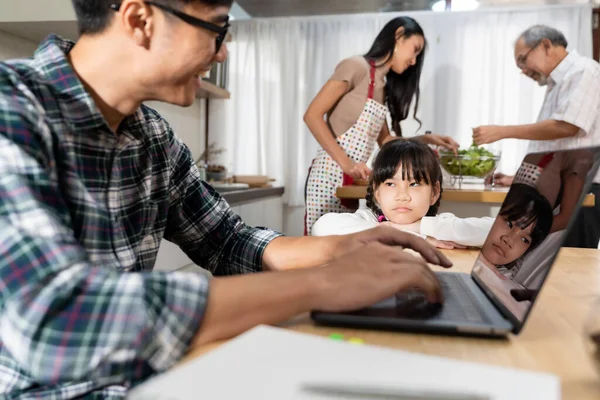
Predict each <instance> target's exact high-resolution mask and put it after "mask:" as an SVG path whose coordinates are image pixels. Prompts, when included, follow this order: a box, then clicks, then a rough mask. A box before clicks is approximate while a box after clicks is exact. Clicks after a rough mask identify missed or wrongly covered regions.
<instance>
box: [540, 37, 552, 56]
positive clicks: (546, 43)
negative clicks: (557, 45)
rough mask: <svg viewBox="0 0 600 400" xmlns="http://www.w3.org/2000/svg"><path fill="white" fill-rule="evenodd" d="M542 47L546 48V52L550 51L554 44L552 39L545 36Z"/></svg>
mask: <svg viewBox="0 0 600 400" xmlns="http://www.w3.org/2000/svg"><path fill="white" fill-rule="evenodd" d="M542 47H543V49H544V52H546V53H548V51H550V49H551V48H552V47H553V44H552V42H551V41H550V39H548V38H543V39H542Z"/></svg>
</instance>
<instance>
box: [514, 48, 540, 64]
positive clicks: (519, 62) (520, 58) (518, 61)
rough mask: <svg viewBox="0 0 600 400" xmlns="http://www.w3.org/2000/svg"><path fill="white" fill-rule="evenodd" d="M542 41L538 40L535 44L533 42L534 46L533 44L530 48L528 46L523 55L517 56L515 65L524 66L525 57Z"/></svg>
mask: <svg viewBox="0 0 600 400" xmlns="http://www.w3.org/2000/svg"><path fill="white" fill-rule="evenodd" d="M541 43H542V42H538V43H537V44H535V46H533V47H532V48H530V49H529V50H528V51H527V53H525V55H523V56H519V57H518V58H517V67H524V66H525V63H527V57H529V54H530V53H531V52H532V51H533V50H535V48H536V47H538V46H539V45H540V44H541Z"/></svg>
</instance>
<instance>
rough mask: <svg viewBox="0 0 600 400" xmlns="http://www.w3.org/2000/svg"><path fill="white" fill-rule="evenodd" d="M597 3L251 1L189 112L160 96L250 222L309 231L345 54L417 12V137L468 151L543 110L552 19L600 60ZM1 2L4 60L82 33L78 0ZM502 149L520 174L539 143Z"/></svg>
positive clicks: (177, 261) (179, 261)
mask: <svg viewBox="0 0 600 400" xmlns="http://www.w3.org/2000/svg"><path fill="white" fill-rule="evenodd" d="M596 7H600V0H562V1H561V0H545V1H541V0H529V1H527V0H329V1H324V0H277V1H274V0H239V1H238V2H237V3H235V4H234V7H233V8H232V11H231V18H232V20H233V23H232V28H231V29H230V33H231V35H230V38H229V40H228V43H227V46H228V49H229V59H228V62H227V64H226V65H223V66H219V67H215V68H214V69H213V71H211V74H210V76H208V77H207V78H206V79H207V83H206V85H205V87H204V89H203V90H201V91H200V92H199V93H198V96H197V97H198V99H197V102H196V103H195V104H194V105H192V106H191V107H189V108H186V109H182V108H178V107H174V106H169V105H165V104H155V103H152V104H150V105H151V106H152V107H155V108H156V109H157V110H158V111H159V112H161V113H162V115H163V116H164V117H165V118H166V119H167V120H168V121H169V122H170V123H171V125H172V126H173V128H174V130H175V132H176V133H177V134H178V135H179V136H180V137H181V138H182V139H183V140H184V141H185V142H186V144H187V145H188V146H189V148H190V149H191V151H192V153H193V155H194V157H196V158H197V159H198V164H199V166H201V167H202V170H203V173H205V174H206V176H207V179H209V180H210V179H212V180H216V181H218V182H216V183H215V187H216V188H217V189H218V190H220V191H221V192H222V193H223V194H224V195H225V197H226V198H227V200H228V201H229V202H230V204H231V205H232V207H233V209H234V210H235V211H236V212H238V213H239V214H240V215H241V216H242V217H243V218H244V219H245V220H246V222H247V223H249V224H251V225H260V226H267V227H269V228H273V229H277V230H280V231H283V232H284V233H286V234H288V235H301V234H302V231H303V216H304V183H305V180H306V176H307V171H308V167H309V165H310V163H311V159H312V157H313V156H314V154H315V153H316V151H317V149H318V147H319V146H318V143H317V142H316V140H315V139H314V138H313V136H312V135H311V134H310V132H309V130H308V129H307V127H306V125H305V123H304V122H303V118H302V117H303V114H304V112H305V111H306V109H307V106H308V104H309V103H310V101H311V100H312V99H313V97H314V96H315V94H316V93H317V92H318V90H319V89H320V88H321V87H322V85H323V84H324V83H325V82H326V81H327V79H328V78H329V77H330V75H331V73H332V72H333V70H334V68H335V66H336V65H337V63H338V62H339V61H340V60H342V59H344V58H346V57H350V56H353V55H358V54H364V53H365V52H366V51H367V50H368V48H369V46H370V45H371V43H372V42H373V40H374V38H375V36H376V35H377V33H378V32H379V31H380V30H381V28H382V27H383V25H384V24H385V23H386V22H387V21H389V20H390V19H392V18H394V17H396V16H398V15H408V16H411V17H413V18H414V19H416V20H417V21H418V22H419V24H421V26H422V27H423V29H424V31H425V35H426V38H427V40H428V46H429V47H428V49H427V53H426V56H425V64H424V69H423V73H422V77H421V103H420V108H419V117H420V119H421V120H422V122H423V126H422V128H421V129H420V130H418V128H419V125H418V123H417V122H416V121H415V120H413V119H412V118H409V119H408V120H406V121H404V122H403V123H402V129H403V133H404V136H414V135H419V134H423V133H425V130H431V131H432V132H434V133H438V134H443V135H449V136H452V137H453V138H454V139H455V140H456V141H457V142H459V143H460V145H461V147H463V148H465V147H468V146H469V145H470V144H471V140H472V127H475V126H479V125H485V124H498V125H512V124H524V123H531V122H534V121H535V120H536V118H537V115H538V113H539V110H540V106H541V104H542V100H543V97H544V93H545V88H542V87H539V86H538V85H537V84H536V83H535V82H533V81H532V80H530V79H528V78H526V77H524V76H523V75H522V74H521V73H520V71H519V69H518V68H517V67H516V65H515V60H514V54H513V46H514V42H515V40H516V38H517V36H518V35H519V34H520V33H521V32H522V31H523V30H525V29H526V28H528V27H530V26H531V25H534V24H546V25H549V26H552V27H554V28H557V29H559V30H560V31H562V32H563V33H564V34H565V36H566V38H567V40H568V41H569V50H577V51H578V52H579V53H580V54H582V55H584V56H588V57H592V56H593V57H594V58H595V59H596V60H598V59H599V51H600V28H599V17H600V12H599V11H600V9H598V8H596ZM0 9H1V10H2V12H0V59H2V60H4V59H8V58H16V57H28V56H30V55H31V54H32V52H33V51H34V49H35V48H36V46H37V44H38V43H39V42H40V41H41V40H42V39H43V38H44V37H45V36H46V35H47V34H49V33H57V34H60V35H61V36H64V37H67V38H71V39H74V40H75V39H77V26H76V22H75V15H74V13H73V9H72V7H71V2H70V0H52V1H50V0H48V1H43V2H41V1H39V0H20V1H13V0H2V6H1V8H0ZM107 73H110V71H107ZM410 115H412V112H411V113H410ZM488 148H489V149H491V150H494V151H499V152H501V159H500V161H499V164H498V170H499V171H501V172H504V173H509V174H512V173H514V172H515V170H516V168H517V167H518V165H519V163H520V161H521V159H522V157H523V156H524V154H525V150H526V147H525V146H523V145H522V144H521V145H519V144H518V142H517V141H515V140H503V141H500V142H499V143H497V144H494V145H490V146H488ZM458 214H460V213H458ZM164 246H165V248H164V249H163V250H161V253H160V254H159V259H158V261H157V263H158V266H159V267H160V266H161V264H166V262H167V261H168V264H169V269H172V268H182V267H184V268H186V267H188V266H189V264H190V260H189V259H187V257H186V256H185V255H184V254H183V253H182V252H180V251H179V250H178V249H176V248H171V247H170V246H169V244H165V245H164ZM190 268H191V267H190Z"/></svg>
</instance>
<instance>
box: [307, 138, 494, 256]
mask: <svg viewBox="0 0 600 400" xmlns="http://www.w3.org/2000/svg"><path fill="white" fill-rule="evenodd" d="M441 196H442V170H441V168H440V163H439V160H438V158H437V156H436V155H435V153H434V152H433V151H432V150H431V149H430V148H429V146H427V145H426V144H424V143H422V142H420V141H417V140H405V139H397V140H393V141H390V142H388V143H386V144H385V145H384V146H383V147H382V148H381V150H380V151H379V153H378V155H377V157H376V159H375V161H374V162H373V175H372V177H371V180H370V182H369V186H368V189H367V197H366V199H367V207H368V209H359V210H358V211H356V212H355V213H330V214H326V215H324V216H322V217H321V218H319V220H318V221H317V222H316V223H315V224H314V226H313V229H312V234H313V235H314V236H324V235H341V234H347V233H354V232H359V231H362V230H366V229H369V228H373V227H375V226H377V225H378V224H386V225H391V226H393V227H396V228H398V229H402V230H406V231H410V232H413V233H416V234H419V235H421V236H422V237H426V238H428V239H429V240H430V241H432V242H433V243H434V244H435V245H436V246H438V247H442V248H454V247H465V246H477V247H481V245H482V244H483V242H484V240H485V238H486V236H487V234H488V232H489V231H490V228H491V227H492V225H493V223H494V219H493V218H489V217H483V218H458V217H456V216H454V215H453V214H450V213H443V214H440V215H437V211H438V208H439V206H440V200H441Z"/></svg>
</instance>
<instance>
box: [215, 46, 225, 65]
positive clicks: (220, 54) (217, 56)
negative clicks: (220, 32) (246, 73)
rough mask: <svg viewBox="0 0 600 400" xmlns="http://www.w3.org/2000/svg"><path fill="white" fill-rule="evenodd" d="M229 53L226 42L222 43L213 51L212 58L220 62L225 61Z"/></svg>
mask: <svg viewBox="0 0 600 400" xmlns="http://www.w3.org/2000/svg"><path fill="white" fill-rule="evenodd" d="M228 55H229V51H228V50H227V43H223V44H222V45H221V48H220V49H219V51H217V52H216V53H215V56H214V58H213V61H214V62H218V63H222V62H225V60H226V59H227V56H228Z"/></svg>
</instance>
